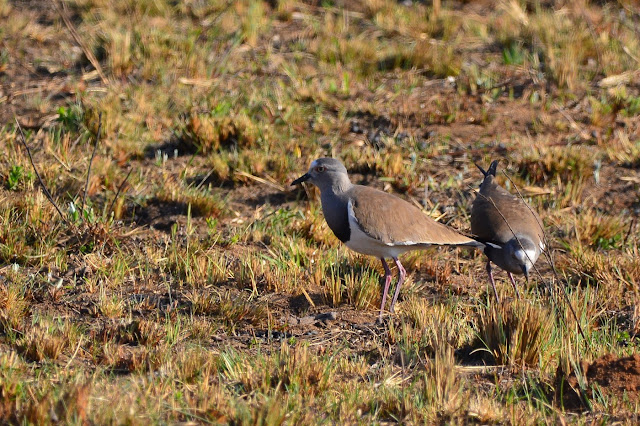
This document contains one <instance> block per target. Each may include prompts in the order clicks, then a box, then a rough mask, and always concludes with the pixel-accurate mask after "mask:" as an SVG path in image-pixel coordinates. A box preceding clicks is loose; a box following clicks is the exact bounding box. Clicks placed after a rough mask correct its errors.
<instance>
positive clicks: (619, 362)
mask: <svg viewBox="0 0 640 426" xmlns="http://www.w3.org/2000/svg"><path fill="white" fill-rule="evenodd" d="M580 368H581V369H582V372H583V374H584V377H585V378H586V382H587V383H586V384H587V389H586V390H585V391H581V390H580V385H579V384H578V378H577V377H576V374H575V372H571V374H570V375H569V377H568V378H566V379H565V377H559V379H558V382H559V385H560V386H556V399H557V400H558V402H560V400H561V401H562V404H563V405H564V408H565V409H567V410H572V411H573V410H576V411H581V410H583V409H587V408H588V406H587V403H586V401H585V399H584V396H586V397H587V399H589V400H590V399H592V398H594V392H600V393H602V395H603V396H605V397H615V398H617V399H619V400H623V398H625V395H626V398H627V399H628V400H629V401H638V400H640V354H635V355H632V356H628V357H623V358H617V357H616V356H615V355H613V354H608V355H604V356H603V357H600V358H598V359H596V360H595V361H593V362H592V363H591V364H589V363H587V362H586V361H583V362H581V363H580ZM559 376H562V375H561V374H559ZM581 394H582V396H581Z"/></svg>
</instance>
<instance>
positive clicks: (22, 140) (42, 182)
mask: <svg viewBox="0 0 640 426" xmlns="http://www.w3.org/2000/svg"><path fill="white" fill-rule="evenodd" d="M15 120H16V126H18V130H19V131H20V137H21V139H20V140H21V142H22V145H23V146H24V149H26V150H27V155H28V156H29V161H30V162H31V167H33V171H34V172H35V174H36V176H37V177H38V181H39V182H40V186H41V187H42V192H44V195H45V196H46V197H47V199H48V200H49V201H50V202H51V204H53V207H55V208H56V211H57V212H58V214H59V215H60V217H61V218H62V221H63V222H64V223H65V224H67V225H68V224H69V222H68V221H67V219H66V218H65V217H64V215H63V214H62V211H61V210H60V207H58V205H57V204H56V202H55V201H54V200H53V196H51V193H50V192H49V190H48V189H47V186H46V185H45V184H44V181H43V180H42V177H41V176H40V173H38V168H37V167H36V165H35V163H34V162H33V157H32V156H31V150H30V149H29V145H27V139H26V138H25V136H24V132H23V131H22V127H20V123H19V122H18V119H17V118H15Z"/></svg>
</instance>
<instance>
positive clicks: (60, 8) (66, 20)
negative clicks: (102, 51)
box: [51, 0, 110, 86]
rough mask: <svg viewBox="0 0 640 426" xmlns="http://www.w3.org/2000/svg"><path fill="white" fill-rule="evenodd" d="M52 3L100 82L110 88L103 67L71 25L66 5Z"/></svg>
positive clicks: (54, 0) (56, 1)
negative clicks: (96, 73)
mask: <svg viewBox="0 0 640 426" xmlns="http://www.w3.org/2000/svg"><path fill="white" fill-rule="evenodd" d="M51 2H52V3H53V5H54V6H55V8H56V9H57V10H58V13H59V14H60V16H61V17H62V20H63V21H64V24H65V25H66V26H67V29H68V30H69V32H70V33H71V36H72V37H73V39H74V40H75V41H76V43H78V45H79V46H80V48H81V49H82V52H83V53H84V55H85V56H86V57H87V59H88V60H89V62H91V65H93V67H94V68H95V69H96V71H97V72H98V74H99V75H100V80H102V83H104V84H106V85H107V86H109V84H110V82H109V79H108V78H107V76H106V75H104V72H102V67H101V66H100V62H99V61H98V59H97V58H96V57H95V55H94V54H93V52H92V51H91V49H89V48H88V47H87V45H86V44H85V42H84V41H83V40H82V39H81V38H80V35H78V32H77V31H76V29H75V27H74V26H73V24H72V23H71V20H70V19H69V17H68V16H67V11H66V10H65V9H66V8H65V5H64V3H62V4H61V3H60V2H59V1H58V0H51Z"/></svg>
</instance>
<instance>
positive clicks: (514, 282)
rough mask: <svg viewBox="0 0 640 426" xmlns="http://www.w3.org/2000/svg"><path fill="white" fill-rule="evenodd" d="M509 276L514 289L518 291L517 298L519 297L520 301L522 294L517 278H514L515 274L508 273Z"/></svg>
mask: <svg viewBox="0 0 640 426" xmlns="http://www.w3.org/2000/svg"><path fill="white" fill-rule="evenodd" d="M507 275H508V276H509V279H510V280H511V285H512V286H513V289H514V290H515V291H516V296H517V297H518V299H520V292H519V291H518V287H517V286H516V280H515V278H513V274H512V273H511V272H507Z"/></svg>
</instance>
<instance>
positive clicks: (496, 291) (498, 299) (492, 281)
mask: <svg viewBox="0 0 640 426" xmlns="http://www.w3.org/2000/svg"><path fill="white" fill-rule="evenodd" d="M487 274H489V282H490V283H491V287H493V294H494V295H495V296H496V301H497V302H498V303H500V298H499V297H498V290H496V282H495V281H494V280H493V272H491V261H490V260H487Z"/></svg>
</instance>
